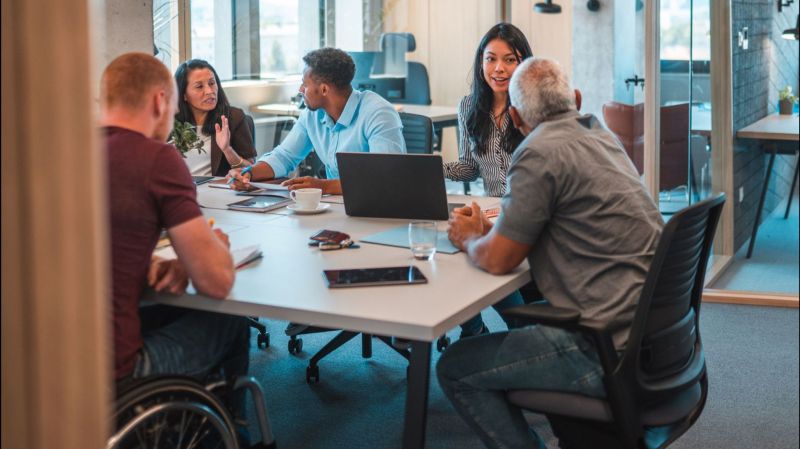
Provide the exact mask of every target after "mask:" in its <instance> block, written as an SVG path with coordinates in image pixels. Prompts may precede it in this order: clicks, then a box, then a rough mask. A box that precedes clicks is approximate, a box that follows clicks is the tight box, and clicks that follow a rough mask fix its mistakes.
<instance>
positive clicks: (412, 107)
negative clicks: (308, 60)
mask: <svg viewBox="0 0 800 449" xmlns="http://www.w3.org/2000/svg"><path fill="white" fill-rule="evenodd" d="M394 107H395V109H397V111H398V112H408V113H410V114H417V115H424V116H425V117H428V118H430V119H431V122H433V132H434V134H436V137H437V139H438V143H437V144H436V145H434V150H435V151H441V148H442V130H443V129H444V128H447V127H451V126H453V127H454V126H457V125H458V114H457V112H456V108H455V107H450V106H435V105H420V104H401V103H394ZM250 112H253V113H256V114H268V115H278V116H281V115H282V116H285V117H299V116H300V109H298V108H297V105H294V104H292V103H270V104H260V105H255V106H252V107H251V108H250ZM277 143H278V142H277V140H276V144H277Z"/></svg>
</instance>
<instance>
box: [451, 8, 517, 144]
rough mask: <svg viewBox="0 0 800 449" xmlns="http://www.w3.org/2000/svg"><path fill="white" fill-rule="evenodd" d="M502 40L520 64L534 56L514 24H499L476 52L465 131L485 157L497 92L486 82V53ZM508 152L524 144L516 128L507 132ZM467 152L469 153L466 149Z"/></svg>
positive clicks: (482, 41)
mask: <svg viewBox="0 0 800 449" xmlns="http://www.w3.org/2000/svg"><path fill="white" fill-rule="evenodd" d="M495 39H501V40H502V41H504V42H505V43H506V44H508V46H509V47H511V50H512V51H513V52H514V53H515V54H517V55H519V56H518V57H519V62H522V61H523V60H525V59H527V58H529V57H531V56H533V52H532V51H531V46H530V45H529V44H528V40H527V39H526V38H525V35H524V34H522V31H520V30H519V28H517V27H515V26H514V25H511V24H510V23H498V24H497V25H495V26H493V27H492V28H491V29H490V30H489V31H488V32H487V33H486V35H485V36H483V39H481V43H480V44H479V45H478V50H477V51H476V52H475V63H474V65H473V67H472V91H471V92H470V97H472V101H471V102H470V106H469V108H468V109H467V111H466V121H465V124H466V127H467V129H466V130H465V132H466V133H467V136H468V138H469V141H470V142H471V143H472V146H473V148H475V152H476V153H477V154H480V155H483V154H484V153H485V152H486V145H487V143H488V140H489V136H490V135H491V132H492V118H491V112H492V101H493V98H494V93H493V92H492V88H491V87H489V85H488V84H487V83H486V80H485V79H484V78H483V52H484V50H486V46H487V45H489V42H491V41H493V40H495ZM505 134H506V135H505V142H504V145H503V146H504V150H505V151H506V152H507V153H512V152H513V151H514V148H516V147H517V145H519V143H520V142H522V134H521V133H520V132H519V131H518V130H517V129H516V128H514V126H509V127H508V128H507V130H506V133H505ZM465 151H467V150H466V149H465Z"/></svg>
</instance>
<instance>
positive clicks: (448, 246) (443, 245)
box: [359, 225, 461, 254]
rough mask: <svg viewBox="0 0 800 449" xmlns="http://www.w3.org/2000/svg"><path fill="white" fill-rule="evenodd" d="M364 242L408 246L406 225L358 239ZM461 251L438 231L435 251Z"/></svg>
mask: <svg viewBox="0 0 800 449" xmlns="http://www.w3.org/2000/svg"><path fill="white" fill-rule="evenodd" d="M359 241H361V242H364V243H375V244H377V245H388V246H397V247H400V248H409V245H408V225H404V226H398V227H396V228H392V229H389V230H387V231H383V232H379V233H377V234H372V235H368V236H366V237H363V238H361V239H359ZM459 251H461V250H460V249H458V248H456V247H455V246H453V244H452V243H451V242H450V239H448V238H447V232H446V231H441V230H440V231H439V232H438V233H437V234H436V252H437V253H443V254H456V253H457V252H459Z"/></svg>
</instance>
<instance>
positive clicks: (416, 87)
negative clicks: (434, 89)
mask: <svg viewBox="0 0 800 449" xmlns="http://www.w3.org/2000/svg"><path fill="white" fill-rule="evenodd" d="M406 64H407V67H408V73H407V74H406V97H405V99H403V103H408V104H423V105H429V104H431V83H430V80H429V78H428V69H426V68H425V64H423V63H421V62H416V61H408V62H407V63H406Z"/></svg>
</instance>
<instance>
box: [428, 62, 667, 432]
mask: <svg viewBox="0 0 800 449" xmlns="http://www.w3.org/2000/svg"><path fill="white" fill-rule="evenodd" d="M509 94H510V96H511V104H512V107H511V109H510V113H511V117H512V119H513V120H514V125H515V126H517V127H518V128H519V129H520V130H521V131H522V133H523V134H525V135H526V136H527V137H526V138H525V140H523V142H522V143H521V144H520V146H519V147H518V148H517V149H516V150H515V152H514V154H513V157H512V161H511V166H510V168H509V172H508V177H509V180H508V185H509V188H508V191H507V193H506V194H505V196H504V197H503V200H502V209H501V213H500V217H499V218H498V220H497V223H496V224H494V225H492V223H491V222H489V221H488V220H487V219H486V218H485V216H484V215H483V214H482V212H481V210H480V208H479V207H478V206H477V204H475V203H473V204H472V206H471V207H465V208H462V209H460V210H457V211H456V212H455V213H454V214H453V217H452V219H451V220H450V229H449V231H448V232H449V237H450V240H451V241H452V242H453V243H454V244H455V245H456V246H458V247H459V248H461V249H463V250H465V251H466V252H467V253H468V255H469V257H470V259H471V260H472V261H473V262H474V263H475V264H476V265H477V266H479V267H480V268H482V269H484V270H486V271H489V272H491V273H494V274H505V273H508V272H509V271H511V270H512V269H514V268H515V267H517V266H518V265H519V264H520V263H521V262H522V261H523V260H524V259H525V258H526V257H527V259H528V261H529V263H530V269H531V275H532V276H533V278H534V280H535V281H536V283H537V285H538V286H539V289H540V290H541V291H542V293H543V295H544V297H545V298H547V300H548V301H549V302H550V303H551V304H552V305H554V306H558V307H565V308H570V309H574V310H579V311H580V312H581V314H582V315H583V317H585V318H589V319H593V320H597V321H599V322H602V323H607V324H609V325H610V326H611V329H612V330H613V332H614V343H615V346H616V347H617V349H618V350H619V349H622V348H624V346H625V342H626V341H627V338H628V333H629V331H630V325H631V321H632V319H633V315H634V310H635V308H636V304H637V301H638V299H639V295H640V293H641V289H642V286H643V284H644V280H645V277H646V275H647V271H648V269H649V267H650V262H651V260H652V257H653V254H654V253H655V248H656V245H657V243H658V238H659V237H660V234H661V229H662V227H663V220H662V219H661V215H660V213H659V211H658V208H657V207H656V205H655V203H654V202H653V200H652V198H650V196H649V194H648V193H647V191H646V190H645V188H644V186H643V185H642V183H641V181H640V180H639V176H638V175H637V173H636V170H635V168H634V166H633V163H631V161H630V160H629V159H628V157H627V155H626V153H625V151H624V149H623V148H622V147H621V145H620V143H619V142H618V141H617V140H616V138H614V137H613V136H612V135H611V134H610V133H609V132H608V131H607V130H606V129H604V128H603V127H602V126H601V125H600V123H599V122H598V121H597V119H596V118H595V117H594V116H592V115H591V114H587V115H580V114H579V113H578V112H577V111H576V109H575V100H574V94H573V90H572V89H571V88H570V86H569V83H568V81H567V78H566V75H565V74H564V73H563V71H562V69H561V67H560V66H559V65H558V64H557V63H555V62H553V61H549V60H546V59H533V58H532V59H529V60H527V61H526V62H524V63H523V64H522V65H520V67H519V68H517V70H516V71H515V72H514V75H513V78H512V80H511V86H510V89H509ZM437 372H438V376H439V382H440V384H441V385H442V388H443V389H444V391H445V394H446V395H447V396H448V398H450V400H451V401H452V402H453V405H454V406H455V407H456V409H457V410H458V412H459V413H460V414H461V416H462V417H463V418H464V419H465V420H466V421H467V423H468V424H469V425H470V426H471V427H472V428H473V429H474V430H475V431H476V432H477V433H478V435H479V436H480V437H481V439H482V440H483V442H484V443H485V444H486V445H487V446H488V447H497V448H500V447H503V448H505V447H537V446H536V445H537V444H538V445H540V447H545V446H544V443H543V442H542V441H541V439H540V438H539V437H538V436H537V435H536V434H535V433H534V432H532V431H531V430H529V429H528V425H527V423H526V421H525V419H524V418H523V415H522V412H521V410H519V409H518V408H517V407H514V406H513V405H511V404H510V403H508V401H507V400H506V398H505V391H506V390H510V389H538V390H553V391H565V392H575V393H581V394H585V395H587V396H603V394H604V393H603V386H602V375H603V373H602V368H601V367H600V364H599V362H598V359H597V355H596V352H595V350H594V347H593V344H592V343H591V341H590V340H588V339H586V338H584V337H582V336H581V335H579V334H576V333H572V332H567V331H563V330H559V329H555V328H548V327H546V326H532V327H526V328H523V329H515V330H511V331H508V332H501V333H495V334H490V335H486V336H482V337H476V338H471V339H465V340H462V341H459V342H457V343H455V344H454V345H453V346H451V348H449V349H448V350H447V352H445V354H444V355H443V356H442V358H441V359H440V361H439V364H438V366H437Z"/></svg>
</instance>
